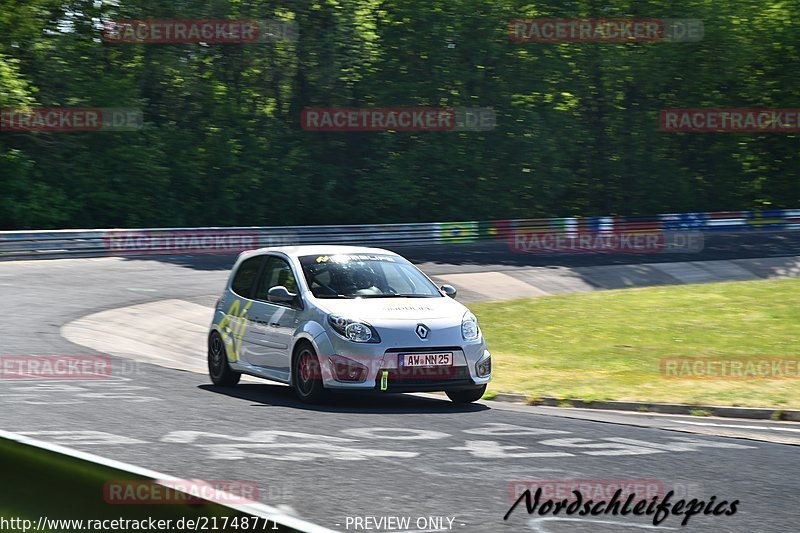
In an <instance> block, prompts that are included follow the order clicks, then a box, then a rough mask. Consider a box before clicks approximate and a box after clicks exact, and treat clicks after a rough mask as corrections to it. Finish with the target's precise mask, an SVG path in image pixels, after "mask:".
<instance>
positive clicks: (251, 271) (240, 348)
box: [219, 255, 265, 362]
mask: <svg viewBox="0 0 800 533" xmlns="http://www.w3.org/2000/svg"><path fill="white" fill-rule="evenodd" d="M264 261H265V257H264V256H263V255H260V256H256V257H250V258H248V259H245V260H244V261H242V263H241V264H240V265H239V267H238V268H237V269H236V273H235V274H234V276H233V279H232V280H231V286H230V288H229V290H228V291H227V292H226V293H225V296H224V297H223V299H222V301H221V302H220V304H219V308H220V310H221V311H222V312H223V313H225V316H224V317H223V318H222V320H221V321H220V328H219V329H220V334H221V335H222V338H223V340H224V342H225V345H226V347H227V350H228V355H229V356H230V359H231V360H232V361H234V362H236V361H246V360H247V349H248V344H247V342H246V337H247V329H248V326H249V325H250V324H249V321H248V317H249V313H250V308H251V307H252V305H253V303H254V301H253V299H252V298H253V295H254V294H255V291H256V286H257V283H258V280H259V274H260V273H261V267H262V265H263V263H264Z"/></svg>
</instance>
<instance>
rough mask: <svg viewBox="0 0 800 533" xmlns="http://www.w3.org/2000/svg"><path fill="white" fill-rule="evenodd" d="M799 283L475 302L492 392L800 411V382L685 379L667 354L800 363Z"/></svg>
mask: <svg viewBox="0 0 800 533" xmlns="http://www.w3.org/2000/svg"><path fill="white" fill-rule="evenodd" d="M798 301H800V280H798V279H781V280H759V281H740V282H726V283H709V284H702V285H680V286H669V287H648V288H639V289H625V290H615V291H598V292H592V293H580V294H569V295H563V296H547V297H542V298H534V299H521V300H513V301H508V302H491V303H475V304H470V308H471V309H472V310H473V312H474V313H475V314H476V315H477V316H478V318H479V321H480V324H481V328H482V329H483V332H484V334H485V336H486V339H487V342H488V343H489V349H490V350H491V352H492V357H493V364H494V370H493V375H494V376H493V377H494V379H493V382H492V384H491V385H490V391H492V392H494V393H497V392H516V393H524V394H527V395H531V396H556V397H559V398H583V399H587V400H627V401H649V402H667V403H684V404H691V405H704V404H705V405H709V404H710V405H733V406H749V407H780V408H786V409H800V380H798V379H790V378H786V377H784V378H782V379H763V378H758V379H741V378H740V379H681V378H677V379H676V378H667V377H665V376H663V375H662V373H661V371H660V360H661V358H664V357H698V356H711V357H719V358H729V357H730V358H741V357H782V358H785V357H793V358H795V359H796V360H798V361H800V305H798V304H797V302H798Z"/></svg>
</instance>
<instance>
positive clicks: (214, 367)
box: [208, 331, 242, 387]
mask: <svg viewBox="0 0 800 533" xmlns="http://www.w3.org/2000/svg"><path fill="white" fill-rule="evenodd" d="M208 375H209V376H210V377H211V382H212V383H214V385H222V386H223V387H233V386H234V385H236V384H237V383H239V379H241V377H242V374H240V373H239V372H236V371H235V370H232V369H231V367H230V365H229V364H228V355H227V354H226V352H225V343H224V342H223V341H222V336H221V335H220V334H219V333H218V332H216V331H215V332H213V333H211V335H210V336H209V337H208Z"/></svg>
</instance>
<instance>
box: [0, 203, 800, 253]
mask: <svg viewBox="0 0 800 533" xmlns="http://www.w3.org/2000/svg"><path fill="white" fill-rule="evenodd" d="M793 229H800V209H778V210H769V211H733V212H713V213H668V214H660V215H647V216H644V215H643V216H627V217H619V216H607V217H581V218H579V217H567V218H543V219H515V220H494V221H481V222H478V221H466V222H429V223H418V224H371V225H354V226H272V227H236V228H144V229H129V230H128V229H105V230H58V231H3V232H0V259H21V258H32V257H46V258H59V257H98V256H113V255H149V254H160V255H172V254H187V253H238V252H240V251H242V250H247V249H252V248H261V247H265V246H281V245H293V244H362V245H377V246H380V245H382V246H391V245H393V246H401V245H406V246H409V245H426V244H428V245H429V244H452V243H464V242H475V241H479V240H505V239H509V238H513V235H515V234H516V233H517V232H521V231H526V232H530V231H541V232H547V233H570V232H580V231H597V232H611V233H618V232H645V231H664V232H681V231H700V232H709V231H730V232H747V231H783V230H793Z"/></svg>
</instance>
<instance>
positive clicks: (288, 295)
mask: <svg viewBox="0 0 800 533" xmlns="http://www.w3.org/2000/svg"><path fill="white" fill-rule="evenodd" d="M295 298H297V295H296V294H295V293H293V292H289V290H288V289H287V288H286V287H284V286H283V285H276V286H275V287H272V288H271V289H270V290H269V291H267V300H269V301H270V302H272V303H276V304H290V303H293V302H294V300H295Z"/></svg>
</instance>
